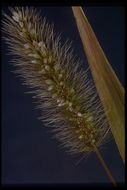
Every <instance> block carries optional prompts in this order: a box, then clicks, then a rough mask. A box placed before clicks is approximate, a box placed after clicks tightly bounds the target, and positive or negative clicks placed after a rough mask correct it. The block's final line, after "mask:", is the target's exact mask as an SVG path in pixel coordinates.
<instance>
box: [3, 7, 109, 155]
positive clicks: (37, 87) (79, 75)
mask: <svg viewBox="0 0 127 190" xmlns="http://www.w3.org/2000/svg"><path fill="white" fill-rule="evenodd" d="M10 11H11V15H10V16H8V15H6V14H4V15H5V19H4V20H3V31H4V32H5V34H6V42H7V44H8V46H9V49H10V52H11V54H13V55H14V56H15V59H14V60H12V63H13V65H14V66H16V73H17V74H18V75H19V76H21V77H22V78H23V79H24V84H26V85H27V86H29V87H30V88H33V89H34V93H35V97H36V98H37V102H38V106H37V107H38V108H39V109H41V110H42V111H43V114H42V115H41V117H40V119H41V120H42V121H43V122H44V123H45V125H46V126H50V127H51V130H52V131H53V133H54V135H55V137H56V138H57V139H58V140H59V141H60V142H61V144H63V147H66V148H67V149H68V151H69V152H70V153H79V152H83V153H85V152H87V153H88V152H92V151H94V146H93V144H94V145H96V147H98V146H101V145H102V144H103V142H105V141H106V139H107V138H108V136H109V131H110V129H109V127H108V124H107V120H106V117H105V114H104V111H103V108H102V106H101V103H100V101H99V99H98V98H97V94H96V91H95V89H94V85H93V84H91V81H89V80H88V79H87V73H86V72H85V71H84V69H83V68H82V64H81V61H80V60H78V59H76V58H75V56H74V54H73V50H72V49H71V45H70V44H69V43H68V42H66V43H65V44H64V45H63V46H62V45H61V43H60V36H59V35H57V34H55V33H54V28H53V26H52V25H49V24H48V23H47V22H46V20H45V19H43V20H41V19H40V15H39V14H38V13H37V11H36V10H35V9H34V8H31V7H29V8H28V7H26V8H25V7H15V8H10ZM32 92H33V91H32Z"/></svg>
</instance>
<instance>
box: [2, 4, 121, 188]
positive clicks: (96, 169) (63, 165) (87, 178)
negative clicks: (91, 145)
mask: <svg viewBox="0 0 127 190" xmlns="http://www.w3.org/2000/svg"><path fill="white" fill-rule="evenodd" d="M37 8H39V7H37ZM3 9H4V11H5V12H7V8H6V7H4V8H3ZM40 9H41V10H42V16H45V17H46V18H47V20H48V21H49V22H53V23H54V25H55V28H56V31H57V32H62V37H63V38H62V41H65V40H66V39H67V38H69V39H70V40H72V41H73V47H74V48H75V52H76V54H77V55H78V56H79V57H80V58H82V59H83V60H85V61H84V62H85V63H84V64H85V65H86V67H87V66H88V65H87V61H86V59H85V57H84V52H83V48H82V44H81V41H80V37H79V34H78V32H77V28H76V24H75V20H74V17H73V13H72V11H71V8H70V7H40ZM84 10H85V13H86V16H87V18H88V20H89V21H90V23H91V25H92V27H93V29H94V31H95V34H96V36H97V38H98V40H99V42H100V44H101V46H102V48H103V50H104V52H105V54H106V56H107V58H108V60H109V61H110V63H111V64H112V67H113V69H114V70H115V72H116V74H117V76H118V78H119V79H120V81H121V83H122V84H123V85H124V8H123V7H85V8H84ZM7 53H8V50H7V46H6V44H5V43H4V42H2V183H3V184H27V183H28V184H33V183H35V184H45V183H48V184H50V183H103V182H105V183H106V182H108V183H109V179H108V177H107V175H106V173H105V171H104V170H103V168H102V166H101V164H100V162H99V161H98V159H97V157H96V155H95V154H91V155H90V156H89V157H88V159H87V160H83V161H82V162H81V163H80V164H79V165H77V166H76V164H75V163H76V162H77V160H79V159H80V158H81V156H80V157H77V156H70V155H68V154H67V153H65V152H64V150H61V149H60V148H58V145H59V143H58V142H57V141H56V140H55V139H52V138H51V134H50V132H49V130H48V129H46V128H45V127H43V123H42V122H41V121H39V120H38V119H37V117H38V116H40V112H39V111H38V110H34V107H35V105H34V104H33V103H32V102H33V99H32V95H28V94H27V95H26V94H24V92H26V91H27V90H28V89H27V88H26V87H25V86H22V84H21V80H19V78H17V77H16V76H15V75H14V74H13V73H12V72H10V71H13V70H14V68H13V67H12V66H11V65H9V61H10V60H11V56H8V55H7ZM98 74H99V73H98ZM101 152H102V154H103V157H104V159H105V161H106V162H107V164H108V166H109V167H110V169H111V171H112V174H113V175H114V177H115V179H116V181H117V182H123V181H124V166H123V163H122V160H121V158H120V156H119V153H118V150H117V147H116V145H115V143H114V141H113V140H112V141H111V142H110V143H108V144H106V145H105V146H104V148H103V149H102V150H101Z"/></svg>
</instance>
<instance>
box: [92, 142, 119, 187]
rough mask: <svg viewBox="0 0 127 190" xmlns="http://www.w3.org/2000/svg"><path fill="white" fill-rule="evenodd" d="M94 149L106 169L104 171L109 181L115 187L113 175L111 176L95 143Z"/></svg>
mask: <svg viewBox="0 0 127 190" xmlns="http://www.w3.org/2000/svg"><path fill="white" fill-rule="evenodd" d="M94 149H95V151H96V154H97V157H98V159H99V160H100V162H101V164H102V166H103V167H104V169H105V171H106V173H107V175H108V177H109V179H110V181H111V183H112V184H113V185H114V186H115V187H116V186H117V184H116V181H115V179H114V177H113V176H112V174H111V172H110V170H109V168H108V166H107V164H106V162H105V161H104V159H103V157H102V155H101V153H100V152H99V150H98V148H97V147H96V146H95V145H94Z"/></svg>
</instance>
